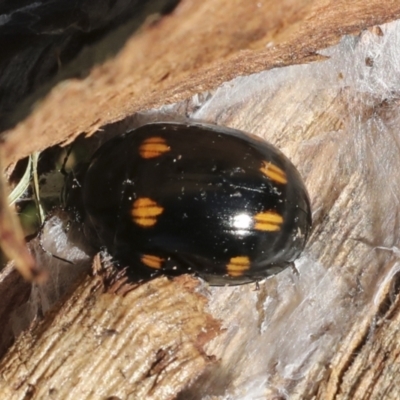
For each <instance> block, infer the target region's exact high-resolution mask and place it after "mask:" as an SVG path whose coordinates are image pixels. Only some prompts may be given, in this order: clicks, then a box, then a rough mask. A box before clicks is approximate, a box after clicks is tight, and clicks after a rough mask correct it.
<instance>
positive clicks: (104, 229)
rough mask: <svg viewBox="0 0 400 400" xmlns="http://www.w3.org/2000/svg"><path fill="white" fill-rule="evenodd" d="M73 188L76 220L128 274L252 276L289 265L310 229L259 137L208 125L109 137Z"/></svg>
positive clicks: (299, 199) (295, 189) (303, 197)
mask: <svg viewBox="0 0 400 400" xmlns="http://www.w3.org/2000/svg"><path fill="white" fill-rule="evenodd" d="M82 186H83V187H82V190H83V192H82V199H83V208H84V210H85V213H86V217H85V218H86V223H88V224H89V226H90V227H91V229H92V230H93V231H94V232H95V233H96V235H97V240H98V243H99V244H101V245H104V246H106V247H107V249H108V250H109V252H110V253H111V254H112V255H113V256H114V257H115V258H116V260H117V261H118V262H119V263H120V265H121V266H129V268H128V271H129V272H130V274H131V276H133V277H137V278H145V277H150V276H152V275H157V274H162V273H165V274H167V275H176V274H180V273H195V274H197V275H199V276H201V277H204V278H205V279H206V280H208V281H209V282H210V284H215V285H224V284H241V283H245V282H251V281H255V280H260V279H263V278H265V277H268V276H270V275H273V274H276V273H278V272H279V271H281V270H282V269H283V268H285V267H287V266H289V265H291V263H292V262H293V261H294V260H295V259H296V258H297V257H298V256H299V255H300V253H301V251H302V250H303V248H304V246H305V243H306V240H307V237H308V235H309V232H310V228H311V210H310V202H309V198H308V194H307V190H306V188H305V186H304V184H303V182H302V179H301V177H300V175H299V173H298V172H297V170H296V168H295V167H294V166H293V164H292V163H291V162H290V161H289V160H288V159H287V158H286V157H285V156H284V155H283V154H282V153H281V152H280V151H279V150H277V149H276V148H275V147H273V146H272V145H270V144H268V143H266V142H265V141H263V140H261V139H259V138H257V137H252V136H249V135H246V134H244V133H243V132H240V131H237V130H233V129H228V128H222V127H218V126H212V125H205V124H178V123H156V124H150V125H145V126H142V127H140V128H138V129H136V130H134V131H131V132H128V133H127V134H125V135H123V136H120V137H117V138H114V139H112V140H110V141H109V142H107V143H106V144H104V145H103V146H102V147H101V148H100V149H99V150H98V151H97V152H96V153H95V154H94V156H93V158H92V160H91V162H90V165H89V167H88V170H87V172H86V175H85V178H84V181H83V185H82Z"/></svg>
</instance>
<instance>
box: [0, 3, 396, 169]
mask: <svg viewBox="0 0 400 400" xmlns="http://www.w3.org/2000/svg"><path fill="white" fill-rule="evenodd" d="M399 16H400V5H399V3H398V2H397V1H395V0H386V1H383V2H382V1H380V0H371V1H368V3H366V2H365V1H363V0H357V1H353V2H351V3H349V2H347V1H345V0H342V1H333V0H332V1H327V2H326V1H322V0H310V1H295V0H285V1H283V2H282V1H281V2H279V3H277V2H276V1H274V0H268V1H262V2H261V1H256V0H251V1H244V0H242V1H237V2H235V5H234V6H233V5H232V2H231V1H230V0H218V1H215V0H210V1H202V2H198V1H192V0H186V1H183V2H182V3H181V4H180V5H179V6H178V7H177V9H176V10H174V12H173V13H172V14H171V15H170V16H167V17H165V18H164V19H162V20H161V21H159V22H156V23H155V24H154V25H151V26H148V27H146V28H145V29H144V30H143V31H142V32H141V33H140V34H138V35H135V36H133V37H132V39H131V40H129V41H128V42H127V44H126V45H125V47H124V49H123V50H122V51H121V52H120V54H118V56H117V57H115V58H114V59H112V60H110V61H109V62H106V63H104V64H103V65H101V66H99V67H97V68H94V69H93V70H92V71H91V73H90V74H89V75H88V76H87V77H86V78H85V79H79V80H78V79H71V80H69V81H66V82H64V83H63V84H60V85H58V86H57V87H56V88H55V89H54V90H53V91H52V92H51V93H49V95H48V96H46V98H45V99H43V101H41V102H40V104H37V105H36V107H35V110H34V112H33V113H32V114H31V115H30V116H29V117H28V118H26V119H25V120H24V121H23V122H21V123H20V124H19V125H18V126H17V127H16V128H15V129H13V130H11V131H10V132H9V133H8V134H7V135H5V140H6V141H5V143H4V144H3V146H4V154H5V161H4V163H5V164H6V165H7V164H8V163H11V162H12V161H14V160H18V159H20V158H22V157H24V156H27V155H28V154H30V153H32V152H33V151H35V150H43V149H45V148H47V147H49V146H51V145H54V144H57V143H62V142H65V141H71V140H73V139H74V138H75V137H76V136H77V135H79V134H80V133H82V132H85V133H88V134H91V133H93V132H95V131H96V130H97V129H98V128H99V127H101V126H103V125H105V124H107V123H110V122H114V121H117V120H121V119H123V118H125V117H126V116H128V115H132V114H133V113H134V112H137V111H140V110H144V109H149V108H153V107H159V106H161V105H164V104H171V103H174V102H177V101H180V100H183V99H185V98H188V97H189V96H191V95H193V94H195V93H200V92H203V91H206V90H210V89H214V88H216V87H217V86H218V85H220V84H221V83H223V82H225V81H227V80H230V79H232V78H234V77H236V76H240V75H247V74H250V73H254V72H259V71H262V70H265V69H269V68H273V67H276V66H283V65H290V64H294V63H302V62H307V61H310V60H313V59H316V52H317V50H319V49H321V48H324V47H326V46H328V45H330V44H333V43H335V42H336V41H338V40H339V39H340V37H341V36H342V35H344V34H348V33H356V32H358V31H360V30H361V29H363V28H366V27H368V26H373V25H376V24H381V23H384V22H386V21H390V20H394V19H396V18H399ZM105 51H106V49H105ZM89 104H93V105H94V104H95V105H96V106H95V107H88V105H89ZM28 137H29V140H26V138H28Z"/></svg>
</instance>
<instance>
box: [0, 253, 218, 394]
mask: <svg viewBox="0 0 400 400" xmlns="http://www.w3.org/2000/svg"><path fill="white" fill-rule="evenodd" d="M96 262H97V263H99V262H100V261H99V259H97V261H96ZM196 284H197V282H196V281H195V280H194V279H193V278H185V277H182V278H180V279H178V280H177V281H176V282H171V281H169V280H168V279H166V278H160V279H156V280H154V281H152V282H150V283H148V284H145V285H141V286H138V287H130V286H129V285H124V284H123V283H122V282H119V283H118V284H116V285H114V286H111V287H109V288H105V286H104V282H103V280H102V278H101V277H94V278H93V277H90V278H89V277H88V278H87V279H85V281H84V282H83V283H81V284H80V285H79V287H78V288H77V290H76V291H75V292H74V293H73V294H72V295H71V296H70V297H69V298H68V300H67V301H65V303H64V304H63V305H62V306H61V307H59V308H56V309H55V310H53V312H52V313H50V314H49V315H48V316H47V318H46V320H45V321H44V322H42V323H40V324H38V326H36V327H35V328H34V329H32V330H31V333H30V334H29V335H24V336H23V338H21V340H20V341H18V342H17V344H16V346H15V347H14V348H13V350H12V351H11V352H9V353H8V355H7V356H6V357H4V359H3V360H2V362H1V365H0V370H1V371H2V373H1V377H0V397H1V398H3V399H10V400H11V399H26V398H37V399H45V398H49V399H51V398H54V399H82V400H83V399H94V398H96V399H100V398H121V399H123V398H131V399H172V398H174V397H175V394H176V393H177V392H179V391H180V390H181V389H182V388H184V387H185V386H187V385H188V383H190V382H191V381H193V379H195V378H196V376H198V375H200V373H201V372H203V370H204V369H205V367H206V365H207V364H209V363H212V362H213V360H212V359H210V358H209V357H207V355H206V354H205V353H204V351H203V346H204V344H205V343H207V342H208V341H209V340H211V339H212V338H213V337H215V335H217V334H218V331H219V324H218V322H217V321H215V320H213V319H212V317H211V316H209V314H207V313H206V312H204V307H205V306H206V304H207V299H206V297H204V296H202V295H200V294H196V292H195V289H196ZM171 303H173V304H171ZM171 309H175V312H173V313H172V312H171V311H170V310H171ZM100 349H101V351H99V350H100ZM88 368H89V369H88ZM113 396H115V397H113Z"/></svg>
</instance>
